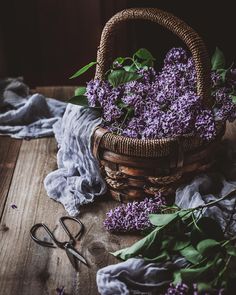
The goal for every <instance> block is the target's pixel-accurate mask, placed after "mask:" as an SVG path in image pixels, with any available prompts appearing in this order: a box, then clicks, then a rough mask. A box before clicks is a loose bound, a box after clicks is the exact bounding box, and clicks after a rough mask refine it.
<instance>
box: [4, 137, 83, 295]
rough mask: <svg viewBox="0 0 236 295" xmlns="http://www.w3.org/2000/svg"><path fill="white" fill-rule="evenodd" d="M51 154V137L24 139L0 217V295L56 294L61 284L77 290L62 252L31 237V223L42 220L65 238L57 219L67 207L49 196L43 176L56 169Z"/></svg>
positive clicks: (74, 274)
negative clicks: (64, 207)
mask: <svg viewBox="0 0 236 295" xmlns="http://www.w3.org/2000/svg"><path fill="white" fill-rule="evenodd" d="M55 155H56V144H55V140H54V139H40V140H32V141H24V142H23V143H22V146H21V150H20V154H19V157H18V161H17V165H16V168H15V172H14V175H13V179H12V183H11V187H10V191H9V194H8V198H7V202H6V207H5V210H4V213H3V217H2V221H1V228H2V230H1V231H0V241H1V252H0V261H1V268H0V281H1V288H0V293H1V294H5V295H8V294H9V295H10V294H11V295H12V294H19V295H21V294H24V295H28V294H35V295H37V294H38V295H42V294H56V291H55V290H56V288H57V287H61V286H65V290H66V292H67V294H77V290H76V288H75V286H77V274H76V272H75V271H74V270H73V268H72V266H71V265H70V263H68V260H67V257H66V255H65V253H63V251H62V250H59V249H49V248H43V247H40V246H39V245H37V244H35V243H34V242H33V241H32V240H31V239H30V236H29V230H30V228H31V226H32V225H33V224H34V223H37V222H41V221H44V222H45V223H47V224H48V226H49V227H50V228H51V229H53V230H55V231H56V233H57V234H58V238H64V235H63V233H62V232H60V231H59V227H58V218H59V217H60V216H62V215H64V214H65V211H64V209H63V208H62V206H60V205H59V204H58V203H55V202H53V201H52V200H50V199H49V198H48V197H47V195H46V192H45V190H44V187H43V180H44V178H45V176H46V174H48V173H49V172H50V171H52V170H53V169H55V167H56V166H55V164H56V159H55ZM11 203H14V204H16V206H17V209H12V208H11V207H10V204H11Z"/></svg>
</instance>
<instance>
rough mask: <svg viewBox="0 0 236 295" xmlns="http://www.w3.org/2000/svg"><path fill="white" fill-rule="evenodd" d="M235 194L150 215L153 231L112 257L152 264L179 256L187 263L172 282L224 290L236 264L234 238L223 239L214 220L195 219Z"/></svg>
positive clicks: (177, 272)
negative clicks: (137, 258)
mask: <svg viewBox="0 0 236 295" xmlns="http://www.w3.org/2000/svg"><path fill="white" fill-rule="evenodd" d="M235 194H236V190H233V191H232V192H230V193H229V194H227V195H224V196H222V197H221V198H219V199H217V200H214V201H211V202H208V203H206V204H203V205H200V206H197V207H195V208H190V209H182V210H178V211H176V212H174V213H168V214H150V216H149V219H150V221H151V223H152V224H153V226H155V227H154V229H153V230H152V231H151V232H150V233H149V234H148V235H147V236H146V237H144V238H142V239H141V240H139V241H138V242H136V243H134V244H133V245H132V246H131V247H128V248H125V249H122V250H119V251H116V252H114V253H112V254H113V255H114V256H116V257H118V258H120V259H123V260H126V259H128V258H131V257H137V256H139V257H142V258H144V259H145V260H148V261H152V262H165V261H166V260H168V259H169V257H171V256H174V255H175V256H176V255H177V256H182V257H184V258H185V259H186V261H187V262H188V263H189V264H188V265H187V266H186V267H185V268H184V269H179V270H177V271H175V273H173V277H174V278H173V280H174V283H178V282H185V283H197V284H198V289H199V290H201V291H202V290H204V291H209V290H214V289H216V288H221V287H222V286H223V287H224V288H226V287H227V286H228V285H229V284H230V281H232V280H233V279H234V277H233V273H232V272H231V271H230V269H231V268H232V265H233V264H235V262H236V261H235V259H236V247H235V246H234V240H235V239H234V238H233V239H226V238H225V236H224V232H223V231H222V228H221V226H220V225H219V224H218V223H217V222H216V221H215V220H214V219H212V218H209V217H204V216H200V217H199V218H198V220H197V219H195V218H196V217H195V216H196V213H197V212H200V213H201V211H203V210H204V209H206V208H209V207H212V206H214V205H216V204H217V203H218V202H221V201H223V200H225V199H229V198H232V197H235ZM175 208H176V207H175Z"/></svg>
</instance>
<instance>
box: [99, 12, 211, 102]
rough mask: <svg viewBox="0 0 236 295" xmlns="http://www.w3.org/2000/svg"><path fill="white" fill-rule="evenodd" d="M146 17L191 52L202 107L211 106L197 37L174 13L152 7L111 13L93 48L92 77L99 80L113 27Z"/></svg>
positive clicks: (203, 49) (205, 60)
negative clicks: (95, 60) (96, 46)
mask: <svg viewBox="0 0 236 295" xmlns="http://www.w3.org/2000/svg"><path fill="white" fill-rule="evenodd" d="M137 19H141V20H148V21H152V22H155V23H158V24H159V25H161V26H163V27H165V28H166V29H168V30H170V31H171V32H173V33H175V34H176V35H177V36H178V37H179V38H180V39H181V40H182V41H183V42H184V43H185V44H186V46H187V47H188V49H189V50H190V51H191V53H192V56H193V60H194V63H195V68H196V75H197V76H196V78H197V94H198V95H199V96H200V97H202V101H203V104H204V106H206V107H211V106H212V105H213V100H212V98H211V83H210V72H211V68H210V59H209V55H208V52H207V49H206V46H205V44H204V42H203V41H202V39H201V38H200V36H199V35H198V34H197V33H196V32H195V31H194V30H193V29H192V28H191V27H189V26H188V25H187V24H186V23H185V22H183V21H182V20H180V19H179V18H177V17H175V16H174V15H172V14H170V13H168V12H165V11H162V10H159V9H156V8H130V9H125V10H122V11H120V12H118V13H117V14H115V15H114V16H113V17H112V18H111V19H110V20H109V21H108V22H107V23H106V25H105V27H104V29H103V31H102V35H101V41H100V45H99V48H98V51H97V66H96V73H95V79H98V80H103V79H104V78H105V73H106V70H107V69H108V66H109V64H110V60H111V51H112V50H111V49H112V42H113V37H114V35H115V30H116V29H117V28H118V27H119V25H120V24H122V23H124V22H126V21H129V20H137Z"/></svg>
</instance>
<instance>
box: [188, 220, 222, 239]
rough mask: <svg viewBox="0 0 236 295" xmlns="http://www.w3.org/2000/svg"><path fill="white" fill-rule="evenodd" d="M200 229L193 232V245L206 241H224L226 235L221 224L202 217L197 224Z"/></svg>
mask: <svg viewBox="0 0 236 295" xmlns="http://www.w3.org/2000/svg"><path fill="white" fill-rule="evenodd" d="M197 226H198V228H199V229H200V230H199V229H198V228H194V229H193V230H192V232H191V243H192V244H193V245H197V244H198V243H199V242H200V241H202V240H205V239H213V240H216V241H222V240H223V239H224V233H223V231H222V229H221V226H220V225H219V223H218V222H217V221H216V220H214V219H212V218H210V217H202V218H200V219H199V220H198V222H197Z"/></svg>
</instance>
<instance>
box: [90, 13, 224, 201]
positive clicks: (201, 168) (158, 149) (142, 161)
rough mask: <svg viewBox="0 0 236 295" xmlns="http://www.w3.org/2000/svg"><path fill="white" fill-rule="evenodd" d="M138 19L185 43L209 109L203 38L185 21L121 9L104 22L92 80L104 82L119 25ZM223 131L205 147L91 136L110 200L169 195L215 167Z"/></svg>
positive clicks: (191, 139) (102, 132) (182, 141)
mask: <svg viewBox="0 0 236 295" xmlns="http://www.w3.org/2000/svg"><path fill="white" fill-rule="evenodd" d="M136 19H142V20H148V21H152V22H155V23H158V24H159V25H161V26H163V27H165V28H167V29H169V30H170V31H172V32H173V33H175V34H176V35H177V36H178V37H179V38H180V39H182V40H183V41H184V43H185V44H186V45H187V47H188V48H189V50H190V51H191V53H192V56H193V59H194V62H195V68H196V75H197V94H198V95H199V96H201V97H202V101H203V104H204V105H205V106H206V107H211V106H212V104H213V101H212V97H211V89H210V87H211V86H210V61H209V56H208V53H207V50H206V47H205V45H204V43H203V41H202V39H201V38H200V37H199V36H198V34H197V33H196V32H195V31H194V30H193V29H192V28H190V27H189V26H188V25H187V24H185V23H184V22H183V21H181V20H180V19H178V18H177V17H175V16H173V15H172V14H169V13H167V12H164V11H161V10H158V9H154V8H133V9H127V10H123V11H121V12H119V13H117V14H116V15H115V16H113V17H112V18H111V19H110V20H109V21H108V22H107V23H106V25H105V27H104V29H103V32H102V36H101V41H100V46H99V48H98V52H97V62H98V65H97V68H96V74H95V78H96V79H99V80H102V79H104V77H105V73H106V70H107V69H108V67H109V65H110V62H111V49H112V40H113V36H114V33H115V31H116V29H117V28H118V27H119V25H120V24H122V23H124V22H126V21H129V20H136ZM224 131H225V125H224V124H218V125H217V136H216V138H215V139H214V141H211V142H207V143H206V142H204V141H203V140H202V139H200V138H199V137H196V136H191V135H186V136H181V137H174V138H163V139H159V140H140V139H132V138H128V137H124V136H120V135H116V134H113V133H111V132H109V131H108V130H106V129H103V128H98V129H96V130H95V132H94V136H93V153H94V155H95V156H96V157H97V158H98V159H99V161H100V164H101V169H102V171H103V173H104V176H105V179H106V182H107V184H108V187H109V189H110V192H111V195H112V197H113V198H114V199H116V200H119V201H129V200H137V199H142V198H143V197H145V196H147V195H150V196H152V195H154V194H156V193H158V192H161V193H163V195H168V196H170V195H171V194H172V195H173V192H174V191H175V189H176V188H177V187H178V186H179V185H180V184H181V183H184V182H186V181H187V180H189V179H191V178H192V177H193V176H194V175H195V174H197V173H199V172H205V171H207V170H209V169H211V168H212V167H213V165H214V163H215V159H216V156H215V155H216V153H217V147H218V146H219V141H220V140H221V138H222V136H223V134H224Z"/></svg>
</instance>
